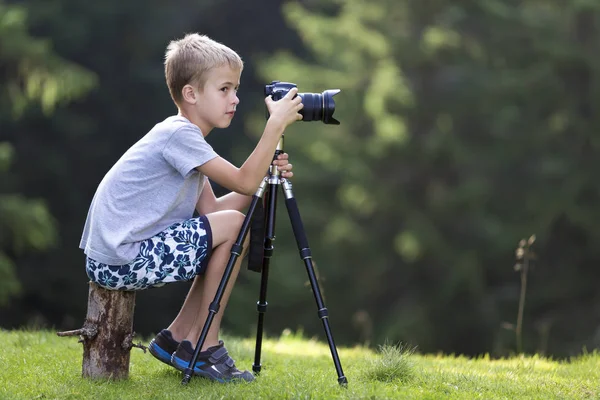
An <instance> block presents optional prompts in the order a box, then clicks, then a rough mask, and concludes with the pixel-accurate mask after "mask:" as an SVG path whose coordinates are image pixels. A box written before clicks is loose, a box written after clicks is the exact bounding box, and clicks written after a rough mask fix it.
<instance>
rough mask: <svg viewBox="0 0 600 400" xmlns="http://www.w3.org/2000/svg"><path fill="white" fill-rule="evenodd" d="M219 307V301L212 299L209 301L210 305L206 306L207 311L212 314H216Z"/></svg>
mask: <svg viewBox="0 0 600 400" xmlns="http://www.w3.org/2000/svg"><path fill="white" fill-rule="evenodd" d="M220 307H221V306H220V305H219V303H217V302H214V301H213V302H212V303H210V305H209V306H208V311H209V312H211V313H213V314H217V313H218V312H219V308H220Z"/></svg>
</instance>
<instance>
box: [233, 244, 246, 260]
mask: <svg viewBox="0 0 600 400" xmlns="http://www.w3.org/2000/svg"><path fill="white" fill-rule="evenodd" d="M242 250H244V246H242V245H241V244H237V243H234V244H233V246H231V253H232V254H235V255H236V256H238V257H239V256H240V255H241V254H242Z"/></svg>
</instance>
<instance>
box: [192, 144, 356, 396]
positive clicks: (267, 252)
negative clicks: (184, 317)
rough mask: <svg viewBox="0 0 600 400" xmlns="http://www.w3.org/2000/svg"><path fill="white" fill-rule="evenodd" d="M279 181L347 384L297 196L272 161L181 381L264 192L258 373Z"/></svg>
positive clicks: (333, 352) (340, 377) (339, 371)
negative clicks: (264, 215) (264, 223)
mask: <svg viewBox="0 0 600 400" xmlns="http://www.w3.org/2000/svg"><path fill="white" fill-rule="evenodd" d="M281 153H283V135H282V136H281V139H279V143H278V144H277V148H276V150H275V156H274V158H273V159H276V158H277V156H278V155H279V154H281ZM280 185H281V186H282V188H283V192H284V195H285V204H286V207H287V210H288V214H289V217H290V222H291V224H292V230H293V232H294V236H295V238H296V243H297V245H298V250H299V251H300V257H301V258H302V260H303V261H304V265H305V266H306V271H307V273H308V278H309V280H310V285H311V288H312V291H313V294H314V297H315V301H316V302H317V309H318V312H317V314H318V316H319V318H320V319H321V321H322V322H323V328H324V329H325V335H326V336H327V342H328V343H329V349H330V351H331V356H332V358H333V363H334V365H335V369H336V372H337V375H338V383H339V384H340V385H343V386H346V385H347V383H348V380H347V379H346V377H345V376H344V372H343V371H342V365H341V363H340V359H339V356H338V353H337V349H336V347H335V343H334V341H333V335H332V334H331V328H330V326H329V312H328V311H327V308H326V307H325V304H324V302H323V298H322V297H321V291H320V289H319V284H318V282H317V277H316V274H315V270H314V266H313V261H312V254H311V251H310V248H309V247H308V239H307V238H306V233H305V231H304V226H303V224H302V220H301V218H300V212H299V210H298V205H297V204H296V199H295V198H294V194H293V192H292V184H291V183H290V182H289V181H288V180H287V179H285V178H283V177H281V176H280V173H279V171H278V170H277V167H276V166H274V165H272V166H271V168H270V169H269V172H268V174H267V176H266V177H265V179H264V180H263V181H262V182H261V184H260V186H259V187H258V190H257V191H256V193H255V194H254V195H253V196H252V202H251V203H250V207H249V209H248V213H247V214H246V217H245V218H244V221H243V222H242V227H241V228H240V232H239V234H238V236H237V239H236V241H235V243H234V244H233V246H231V255H230V257H229V261H228V262H227V266H226V267H225V272H224V273H223V278H221V282H220V283H219V287H218V288H217V293H216V294H215V297H214V299H213V301H212V303H210V306H209V307H208V311H209V313H208V317H207V318H206V322H205V323H204V326H203V328H202V331H201V333H200V337H199V338H198V343H197V344H196V349H195V350H194V355H193V356H192V359H191V360H190V363H189V365H188V367H187V368H186V369H185V370H184V371H183V380H182V381H181V383H182V384H183V385H185V384H187V383H189V381H190V379H191V378H192V374H193V367H194V365H195V364H196V361H197V359H198V354H199V353H200V349H201V348H202V346H203V345H204V341H205V340H206V336H207V334H208V330H209V329H210V325H211V324H212V321H213V319H214V317H215V315H216V314H217V313H218V312H219V307H220V303H221V299H222V297H223V293H224V291H225V288H226V287H227V283H228V282H229V278H230V276H231V273H232V271H233V266H234V264H235V262H236V260H237V258H238V257H239V256H240V255H241V254H242V250H243V243H244V239H245V238H246V234H247V233H248V230H249V227H250V223H251V220H252V216H253V214H254V213H255V211H256V209H257V205H258V203H259V201H261V200H262V199H263V196H264V195H265V194H266V196H267V197H266V199H265V200H266V207H267V209H266V218H265V219H266V234H265V237H264V254H263V259H262V271H261V281H260V295H259V301H258V303H257V305H256V308H257V311H258V325H257V329H256V348H255V353H254V364H253V365H252V371H253V372H254V373H255V374H258V373H260V370H261V367H262V366H261V363H260V356H261V350H262V339H263V324H264V318H265V312H266V311H267V282H268V279H269V264H270V259H271V256H272V255H273V241H274V240H275V209H276V205H277V187H278V186H280Z"/></svg>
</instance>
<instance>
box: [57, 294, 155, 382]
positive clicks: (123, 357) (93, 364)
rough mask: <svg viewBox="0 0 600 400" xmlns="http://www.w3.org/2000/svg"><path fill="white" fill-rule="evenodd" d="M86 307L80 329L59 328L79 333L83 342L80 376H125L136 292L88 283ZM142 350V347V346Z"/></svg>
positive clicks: (66, 333) (60, 333) (105, 377)
mask: <svg viewBox="0 0 600 400" xmlns="http://www.w3.org/2000/svg"><path fill="white" fill-rule="evenodd" d="M89 285H90V289H89V294H88V307H87V315H86V318H85V322H84V324H83V327H82V328H81V329H77V330H74V331H68V332H58V335H59V336H75V335H79V336H80V340H79V341H80V342H82V343H83V368H82V376H83V377H84V378H92V379H114V380H119V379H127V378H128V377H129V356H130V350H131V348H132V347H134V346H135V347H142V348H144V347H143V346H141V345H134V344H133V336H134V335H135V333H134V332H133V311H134V308H135V292H126V291H117V290H106V289H104V288H102V287H100V286H98V285H96V284H95V283H93V282H90V283H89ZM144 351H145V348H144Z"/></svg>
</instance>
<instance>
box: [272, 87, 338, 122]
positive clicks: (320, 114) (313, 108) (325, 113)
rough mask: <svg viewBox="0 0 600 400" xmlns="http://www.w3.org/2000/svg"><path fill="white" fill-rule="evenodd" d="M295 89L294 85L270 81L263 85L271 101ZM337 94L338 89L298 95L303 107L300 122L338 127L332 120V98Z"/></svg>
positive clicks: (333, 108)
mask: <svg viewBox="0 0 600 400" xmlns="http://www.w3.org/2000/svg"><path fill="white" fill-rule="evenodd" d="M295 87H297V85H296V84H295V83H290V82H280V81H272V82H271V83H270V84H269V85H265V96H271V98H272V99H273V101H278V100H281V99H282V98H283V96H285V95H286V94H287V93H288V92H289V91H290V90H291V89H292V88H295ZM339 92H340V90H339V89H329V90H325V91H324V92H323V93H298V96H300V98H301V99H302V104H303V105H304V107H303V108H302V110H300V115H302V121H304V122H310V121H321V122H323V123H324V124H331V125H339V124H340V122H339V121H338V120H336V119H335V118H333V112H334V111H335V102H334V101H333V96H335V95H336V94H338V93H339Z"/></svg>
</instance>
